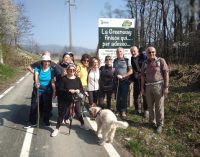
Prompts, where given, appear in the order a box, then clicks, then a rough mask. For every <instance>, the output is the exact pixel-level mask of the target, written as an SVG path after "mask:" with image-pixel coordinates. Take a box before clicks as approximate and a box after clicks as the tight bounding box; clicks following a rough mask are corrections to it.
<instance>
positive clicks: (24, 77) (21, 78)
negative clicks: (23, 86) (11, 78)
mask: <svg viewBox="0 0 200 157" xmlns="http://www.w3.org/2000/svg"><path fill="white" fill-rule="evenodd" d="M24 78H25V77H22V78H20V79H19V80H18V81H17V82H16V83H20V82H21V81H22V80H23V79H24Z"/></svg>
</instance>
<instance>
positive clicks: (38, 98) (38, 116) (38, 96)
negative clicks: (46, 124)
mask: <svg viewBox="0 0 200 157" xmlns="http://www.w3.org/2000/svg"><path fill="white" fill-rule="evenodd" d="M39 94H40V92H39V88H37V132H38V130H39V124H40V95H39ZM36 134H37V133H36Z"/></svg>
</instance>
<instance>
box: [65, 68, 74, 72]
mask: <svg viewBox="0 0 200 157" xmlns="http://www.w3.org/2000/svg"><path fill="white" fill-rule="evenodd" d="M67 71H69V72H75V71H76V70H75V69H67Z"/></svg>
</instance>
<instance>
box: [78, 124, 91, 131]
mask: <svg viewBox="0 0 200 157" xmlns="http://www.w3.org/2000/svg"><path fill="white" fill-rule="evenodd" d="M80 128H82V129H85V130H90V128H89V127H88V126H87V125H85V124H83V125H81V126H80Z"/></svg>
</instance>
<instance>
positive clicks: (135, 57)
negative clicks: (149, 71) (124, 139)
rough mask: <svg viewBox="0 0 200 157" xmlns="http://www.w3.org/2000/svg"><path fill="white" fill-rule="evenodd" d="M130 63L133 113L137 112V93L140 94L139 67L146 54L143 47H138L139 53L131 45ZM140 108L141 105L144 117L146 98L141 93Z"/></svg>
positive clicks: (146, 113)
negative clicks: (141, 102)
mask: <svg viewBox="0 0 200 157" xmlns="http://www.w3.org/2000/svg"><path fill="white" fill-rule="evenodd" d="M130 52H131V55H132V57H131V65H132V69H133V74H132V81H133V82H134V91H133V98H134V107H135V111H134V113H135V114H139V95H140V88H141V67H142V63H143V62H144V61H145V60H146V59H147V56H146V55H144V53H143V48H140V53H139V52H138V48H137V47H136V46H133V47H131V49H130ZM141 105H143V106H141V108H142V107H143V110H142V109H141V111H142V112H144V113H142V114H144V116H145V117H147V116H148V111H147V103H146V98H145V96H144V95H143V104H141Z"/></svg>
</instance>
